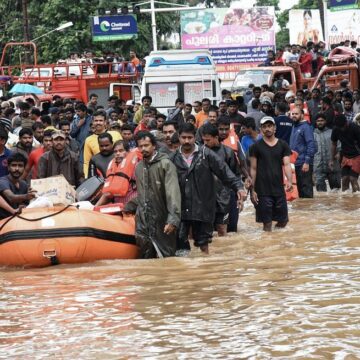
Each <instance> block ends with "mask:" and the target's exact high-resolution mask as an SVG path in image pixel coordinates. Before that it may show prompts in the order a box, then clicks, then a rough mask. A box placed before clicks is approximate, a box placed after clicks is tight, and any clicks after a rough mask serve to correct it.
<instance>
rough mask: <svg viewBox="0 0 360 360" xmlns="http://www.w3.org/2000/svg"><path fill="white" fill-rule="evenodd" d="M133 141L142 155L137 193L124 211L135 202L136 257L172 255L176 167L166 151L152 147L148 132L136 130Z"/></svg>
mask: <svg viewBox="0 0 360 360" xmlns="http://www.w3.org/2000/svg"><path fill="white" fill-rule="evenodd" d="M137 143H138V148H139V149H140V151H141V153H142V156H143V160H142V161H140V162H139V164H138V165H137V167H136V170H135V177H136V185H137V191H138V195H137V198H136V199H134V200H132V201H130V202H129V203H128V204H127V205H126V207H125V211H131V210H132V208H133V205H134V204H136V205H137V209H136V217H135V222H136V230H135V237H136V242H137V245H138V246H139V247H140V257H141V258H143V259H149V258H155V257H156V256H158V257H168V256H174V255H175V251H176V230H177V228H178V227H179V224H180V211H181V197H180V188H179V182H178V178H177V173H176V168H175V166H174V164H173V163H172V162H171V161H170V160H169V157H168V156H167V155H166V154H163V153H161V152H158V151H157V150H156V140H155V137H154V136H153V135H152V134H151V133H150V132H148V131H139V132H138V134H137Z"/></svg>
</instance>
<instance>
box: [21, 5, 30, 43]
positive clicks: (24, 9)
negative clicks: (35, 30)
mask: <svg viewBox="0 0 360 360" xmlns="http://www.w3.org/2000/svg"><path fill="white" fill-rule="evenodd" d="M21 3H22V12H23V27H24V40H25V41H26V42H28V41H30V32H29V16H28V11H27V0H22V1H21Z"/></svg>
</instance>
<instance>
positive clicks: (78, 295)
mask: <svg viewBox="0 0 360 360" xmlns="http://www.w3.org/2000/svg"><path fill="white" fill-rule="evenodd" d="M359 199H360V198H359V197H357V196H352V195H344V196H339V195H336V194H331V195H323V196H318V198H317V199H316V203H314V200H301V201H298V202H296V203H294V204H292V209H291V211H290V216H291V218H290V224H289V227H288V228H287V229H285V230H278V231H274V232H273V233H271V234H266V233H263V232H262V231H261V225H259V224H255V222H254V215H253V209H252V207H251V205H248V206H247V208H246V210H245V212H244V213H243V214H242V215H241V224H240V233H239V234H237V235H236V236H229V237H227V238H224V239H215V240H214V242H213V244H212V245H211V249H210V250H211V254H210V256H207V257H206V256H203V255H202V254H200V253H199V252H198V251H197V250H195V251H194V252H193V253H192V255H191V256H190V257H189V258H171V259H165V260H149V261H141V260H131V261H103V262H98V263H95V264H91V265H90V264H89V265H79V266H63V265H62V266H58V267H52V268H46V269H33V270H19V269H17V270H14V269H2V272H1V275H0V289H1V292H0V358H1V359H33V358H39V359H41V358H45V357H49V356H51V357H55V358H60V359H140V358H154V359H195V358H199V356H201V358H204V359H225V358H226V359H289V358H292V359H339V360H340V359H344V360H351V359H358V358H360V341H359V339H360V325H359V324H360V311H359V309H360V306H359V304H360V272H359V266H360V256H359V255H360V240H359V228H360V224H359V218H360V210H359Z"/></svg>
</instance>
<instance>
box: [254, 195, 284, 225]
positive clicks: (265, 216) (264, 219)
mask: <svg viewBox="0 0 360 360" xmlns="http://www.w3.org/2000/svg"><path fill="white" fill-rule="evenodd" d="M255 210H256V222H260V223H263V224H268V223H271V222H272V221H278V222H280V223H286V222H288V221H289V217H288V208H287V202H286V196H285V194H284V195H281V196H259V202H258V204H257V205H256V206H255Z"/></svg>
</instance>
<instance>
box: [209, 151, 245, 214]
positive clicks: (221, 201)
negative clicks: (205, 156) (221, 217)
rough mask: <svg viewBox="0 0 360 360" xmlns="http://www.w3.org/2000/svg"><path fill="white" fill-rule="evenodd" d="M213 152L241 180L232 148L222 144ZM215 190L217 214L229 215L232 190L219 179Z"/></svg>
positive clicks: (216, 180)
mask: <svg viewBox="0 0 360 360" xmlns="http://www.w3.org/2000/svg"><path fill="white" fill-rule="evenodd" d="M211 150H212V151H214V152H215V153H216V154H217V155H218V156H219V157H220V159H221V160H222V161H223V162H225V163H226V164H227V165H228V166H229V168H230V170H231V171H232V172H233V174H234V175H236V177H237V178H240V175H241V174H240V167H239V164H238V162H237V160H236V157H235V153H234V151H233V150H232V149H231V148H229V147H227V146H225V145H223V144H220V146H216V147H213V148H212V149H211ZM215 188H216V212H217V213H221V214H227V213H228V212H229V210H230V189H229V188H228V187H227V186H224V185H223V184H222V183H221V181H220V180H219V179H218V178H215Z"/></svg>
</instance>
